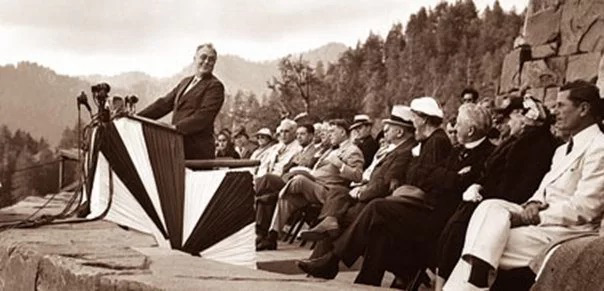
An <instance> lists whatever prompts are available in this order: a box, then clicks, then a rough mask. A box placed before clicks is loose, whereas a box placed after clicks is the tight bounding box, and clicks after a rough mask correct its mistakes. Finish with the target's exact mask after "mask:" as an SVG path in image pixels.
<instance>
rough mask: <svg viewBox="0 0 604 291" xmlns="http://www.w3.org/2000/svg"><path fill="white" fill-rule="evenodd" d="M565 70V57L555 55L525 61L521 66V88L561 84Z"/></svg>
mask: <svg viewBox="0 0 604 291" xmlns="http://www.w3.org/2000/svg"><path fill="white" fill-rule="evenodd" d="M565 72H566V58H565V57H555V58H549V59H543V60H536V61H530V62H525V63H524V65H523V66H522V74H521V76H522V78H521V87H522V88H545V87H552V86H561V85H562V84H563V82H564V75H565Z"/></svg>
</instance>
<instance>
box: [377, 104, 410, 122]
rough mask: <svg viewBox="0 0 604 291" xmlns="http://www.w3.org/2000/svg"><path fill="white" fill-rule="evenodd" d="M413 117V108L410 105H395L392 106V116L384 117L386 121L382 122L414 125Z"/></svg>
mask: <svg viewBox="0 0 604 291" xmlns="http://www.w3.org/2000/svg"><path fill="white" fill-rule="evenodd" d="M412 118H413V113H412V112H411V108H410V107H409V106H404V105H394V106H392V112H391V113H390V118H388V119H384V121H382V122H383V123H388V124H395V125H400V126H407V127H413V122H412V121H411V119H412Z"/></svg>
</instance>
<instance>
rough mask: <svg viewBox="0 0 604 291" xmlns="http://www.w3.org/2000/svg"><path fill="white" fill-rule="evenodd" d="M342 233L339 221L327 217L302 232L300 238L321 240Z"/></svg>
mask: <svg viewBox="0 0 604 291" xmlns="http://www.w3.org/2000/svg"><path fill="white" fill-rule="evenodd" d="M339 234H340V226H339V225H338V221H337V220H336V219H335V218H334V219H328V218H325V219H324V220H323V221H321V222H320V223H319V224H317V225H315V227H313V228H311V229H309V230H306V231H302V232H300V238H301V239H303V240H306V241H320V240H323V239H326V238H328V237H332V238H335V237H338V235H339Z"/></svg>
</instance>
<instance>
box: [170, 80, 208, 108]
mask: <svg viewBox="0 0 604 291" xmlns="http://www.w3.org/2000/svg"><path fill="white" fill-rule="evenodd" d="M191 80H193V76H191V77H189V82H187V85H186V86H183V87H182V88H181V89H180V95H179V96H180V98H178V103H177V105H176V108H179V107H180V106H182V104H183V103H184V102H185V100H186V99H187V98H186V97H187V96H189V95H191V94H193V95H198V96H199V95H201V94H202V93H203V91H205V90H206V88H207V87H208V85H209V84H210V82H208V79H206V78H204V79H201V80H200V81H199V82H197V84H195V86H193V88H191V89H190V90H189V91H187V92H186V93H184V94H183V92H184V90H186V89H187V87H188V86H189V83H190V82H191Z"/></svg>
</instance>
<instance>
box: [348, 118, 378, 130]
mask: <svg viewBox="0 0 604 291" xmlns="http://www.w3.org/2000/svg"><path fill="white" fill-rule="evenodd" d="M364 124H373V121H371V118H369V115H367V114H357V115H355V116H354V119H353V120H352V125H351V126H350V130H353V129H354V128H356V127H359V126H361V125H364Z"/></svg>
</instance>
